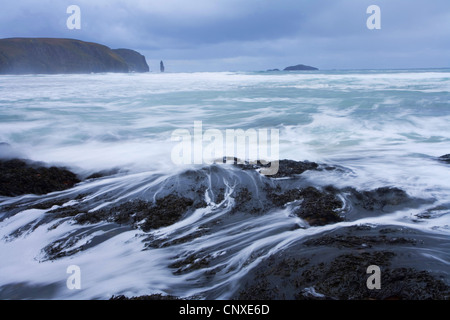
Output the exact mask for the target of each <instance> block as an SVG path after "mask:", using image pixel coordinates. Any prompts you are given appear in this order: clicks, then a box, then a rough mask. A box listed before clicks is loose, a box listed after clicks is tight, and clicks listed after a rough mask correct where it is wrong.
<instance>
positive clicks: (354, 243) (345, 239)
mask: <svg viewBox="0 0 450 320" xmlns="http://www.w3.org/2000/svg"><path fill="white" fill-rule="evenodd" d="M416 242H417V240H415V239H408V238H404V237H387V236H385V235H378V236H353V235H333V236H322V237H319V238H314V239H310V240H307V241H305V242H304V244H305V245H306V246H329V247H330V246H335V247H338V248H343V247H345V248H371V247H373V246H374V245H399V244H415V243H416Z"/></svg>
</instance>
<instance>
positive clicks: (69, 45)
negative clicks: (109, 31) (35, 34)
mask: <svg viewBox="0 0 450 320" xmlns="http://www.w3.org/2000/svg"><path fill="white" fill-rule="evenodd" d="M129 51H130V52H128V50H127V53H126V54H122V51H119V52H115V51H113V50H111V49H110V48H108V47H107V46H104V45H101V44H97V43H92V42H84V41H80V40H74V39H56V38H11V39H2V40H0V74H58V73H100V72H125V73H126V72H130V71H137V70H143V69H144V68H143V67H144V63H145V65H146V62H145V58H144V59H143V61H142V59H141V62H140V64H136V63H135V62H134V59H131V58H128V56H132V57H133V56H137V55H139V56H140V54H139V53H137V52H135V51H132V50H129ZM131 62H132V63H131ZM129 63H130V64H129ZM147 67H148V66H147ZM138 72H144V71H138Z"/></svg>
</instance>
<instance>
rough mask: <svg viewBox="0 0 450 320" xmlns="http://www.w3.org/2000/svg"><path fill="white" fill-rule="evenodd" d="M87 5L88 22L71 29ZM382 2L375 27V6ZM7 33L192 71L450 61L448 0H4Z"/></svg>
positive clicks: (0, 19)
mask: <svg viewBox="0 0 450 320" xmlns="http://www.w3.org/2000/svg"><path fill="white" fill-rule="evenodd" d="M70 4H76V5H78V6H80V8H81V11H82V29H81V30H68V29H67V28H66V19H67V17H68V14H66V8H67V6H69V5H70ZM371 4H376V5H379V6H380V8H381V13H382V15H381V17H382V29H381V30H368V29H367V28H366V20H367V18H368V16H369V15H368V14H367V13H366V9H367V7H368V6H369V5H371ZM0 36H1V37H16V36H29V37H37V36H40V37H43V36H46V37H68V38H78V39H81V40H87V41H95V42H100V43H103V44H106V45H108V46H110V47H113V48H118V47H128V48H133V49H136V50H140V51H142V52H143V53H144V54H145V55H146V56H147V59H148V60H152V59H155V60H157V59H160V58H165V59H169V60H172V62H173V63H172V65H174V66H177V68H178V69H179V70H181V69H184V70H188V69H193V70H199V69H211V70H226V69H229V68H232V69H235V70H236V69H244V70H249V69H250V70H251V69H259V68H265V66H267V68H271V67H284V66H286V65H288V64H291V63H307V64H312V65H317V66H319V67H321V68H364V67H368V68H376V67H399V68H401V67H441V66H442V67H448V66H450V61H449V59H448V57H449V56H450V43H449V39H450V1H448V0H416V1H410V0H370V1H368V0H341V1H339V0H317V1H309V0H303V1H302V0H192V1H186V0H164V1H163V0H150V1H144V0H134V1H133V0H131V1H118V0H89V1H87V0H70V1H66V0H64V1H59V0H53V1H52V0H41V1H31V0H16V1H11V0H6V1H5V0H4V1H2V11H1V12H0Z"/></svg>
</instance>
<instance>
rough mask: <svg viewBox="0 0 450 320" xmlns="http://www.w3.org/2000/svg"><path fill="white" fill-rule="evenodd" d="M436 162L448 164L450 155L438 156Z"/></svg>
mask: <svg viewBox="0 0 450 320" xmlns="http://www.w3.org/2000/svg"><path fill="white" fill-rule="evenodd" d="M438 160H440V161H443V162H445V163H448V164H450V154H446V155H443V156H440V157H439V158H438Z"/></svg>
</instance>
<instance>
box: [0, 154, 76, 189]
mask: <svg viewBox="0 0 450 320" xmlns="http://www.w3.org/2000/svg"><path fill="white" fill-rule="evenodd" d="M78 182H80V180H79V179H78V178H77V176H76V175H75V174H74V173H73V172H70V171H69V170H67V169H65V168H58V167H49V168H48V167H45V166H43V165H42V164H39V163H34V162H25V161H24V160H19V159H12V160H0V195H2V196H8V197H13V196H18V195H23V194H30V193H31V194H46V193H50V192H53V191H61V190H66V189H69V188H72V187H73V186H74V185H75V184H76V183H78Z"/></svg>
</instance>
